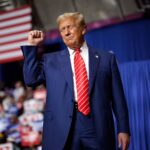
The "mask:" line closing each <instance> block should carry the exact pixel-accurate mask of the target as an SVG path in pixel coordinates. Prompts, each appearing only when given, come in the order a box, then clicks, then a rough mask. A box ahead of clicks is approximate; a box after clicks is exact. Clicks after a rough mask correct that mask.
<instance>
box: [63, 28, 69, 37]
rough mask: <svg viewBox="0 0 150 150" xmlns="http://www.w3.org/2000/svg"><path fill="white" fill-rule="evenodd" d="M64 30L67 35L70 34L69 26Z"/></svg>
mask: <svg viewBox="0 0 150 150" xmlns="http://www.w3.org/2000/svg"><path fill="white" fill-rule="evenodd" d="M64 32H65V35H66V36H67V35H70V31H69V29H68V28H66V29H65V31H64Z"/></svg>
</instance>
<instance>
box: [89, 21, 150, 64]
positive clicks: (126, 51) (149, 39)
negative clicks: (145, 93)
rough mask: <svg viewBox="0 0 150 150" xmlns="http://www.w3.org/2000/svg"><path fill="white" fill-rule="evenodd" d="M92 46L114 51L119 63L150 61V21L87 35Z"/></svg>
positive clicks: (135, 22) (105, 28) (114, 27)
mask: <svg viewBox="0 0 150 150" xmlns="http://www.w3.org/2000/svg"><path fill="white" fill-rule="evenodd" d="M86 39H87V41H88V43H90V45H92V46H94V47H96V48H100V49H102V50H107V51H108V50H110V51H113V52H114V53H115V54H116V56H117V58H118V60H119V62H128V61H135V60H146V59H150V19H138V20H133V21H129V22H124V23H121V24H117V25H113V26H109V27H103V28H100V29H95V30H92V31H90V32H88V33H87V35H86Z"/></svg>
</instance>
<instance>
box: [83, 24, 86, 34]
mask: <svg viewBox="0 0 150 150" xmlns="http://www.w3.org/2000/svg"><path fill="white" fill-rule="evenodd" d="M86 31H87V26H86V25H84V26H83V30H82V34H83V35H84V34H85V33H86Z"/></svg>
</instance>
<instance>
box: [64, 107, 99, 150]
mask: <svg viewBox="0 0 150 150" xmlns="http://www.w3.org/2000/svg"><path fill="white" fill-rule="evenodd" d="M64 150H98V145H97V140H96V133H95V129H94V126H93V120H92V117H91V116H90V115H89V116H84V115H83V114H82V113H80V112H79V111H77V110H75V114H74V117H73V122H72V128H71V130H70V134H69V136H68V140H67V143H66V146H65V148H64Z"/></svg>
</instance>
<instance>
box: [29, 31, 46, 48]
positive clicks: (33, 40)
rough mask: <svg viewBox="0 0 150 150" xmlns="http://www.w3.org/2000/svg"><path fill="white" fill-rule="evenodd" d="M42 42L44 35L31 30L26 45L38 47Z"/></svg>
mask: <svg viewBox="0 0 150 150" xmlns="http://www.w3.org/2000/svg"><path fill="white" fill-rule="evenodd" d="M43 40H44V33H43V32H42V31H39V30H33V31H30V32H29V33H28V43H29V44H31V45H38V44H40V43H41V42H43Z"/></svg>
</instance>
